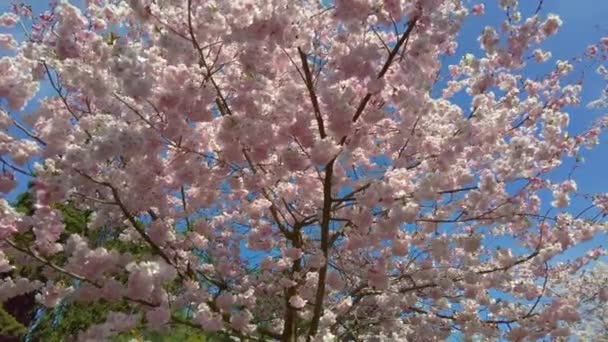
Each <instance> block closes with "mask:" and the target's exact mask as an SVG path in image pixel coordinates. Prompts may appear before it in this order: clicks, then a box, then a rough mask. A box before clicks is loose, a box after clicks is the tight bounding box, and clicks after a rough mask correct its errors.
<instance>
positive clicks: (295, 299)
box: [289, 295, 306, 309]
mask: <svg viewBox="0 0 608 342" xmlns="http://www.w3.org/2000/svg"><path fill="white" fill-rule="evenodd" d="M289 305H291V306H292V307H294V308H296V309H301V308H303V307H304V306H306V300H305V299H304V298H302V297H300V296H298V295H295V296H291V298H289Z"/></svg>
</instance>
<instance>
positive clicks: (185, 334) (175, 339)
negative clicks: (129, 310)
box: [113, 325, 217, 342]
mask: <svg viewBox="0 0 608 342" xmlns="http://www.w3.org/2000/svg"><path fill="white" fill-rule="evenodd" d="M132 340H136V341H146V342H212V341H217V340H214V339H208V338H206V337H205V336H204V335H203V334H202V332H201V330H199V329H195V328H191V327H188V326H184V325H178V326H174V327H171V328H170V329H167V331H165V332H155V331H146V330H144V329H135V330H133V331H131V332H129V333H126V334H122V335H120V336H118V337H116V338H115V339H114V340H113V341H114V342H129V341H132Z"/></svg>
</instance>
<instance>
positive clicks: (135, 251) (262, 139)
mask: <svg viewBox="0 0 608 342" xmlns="http://www.w3.org/2000/svg"><path fill="white" fill-rule="evenodd" d="M498 5H499V6H500V7H501V8H503V9H504V10H506V11H507V13H508V16H507V19H506V20H505V21H504V22H501V23H496V25H495V26H488V27H486V28H485V29H484V30H483V31H482V32H481V33H480V36H479V39H478V42H479V44H480V47H481V50H480V51H481V52H480V54H479V55H475V54H473V53H470V52H467V51H462V52H461V51H459V50H458V44H457V43H456V37H457V35H458V32H459V31H460V30H461V28H462V25H463V23H464V21H465V20H477V18H475V16H482V15H484V13H485V11H486V10H489V9H486V5H484V4H469V2H467V1H459V0H400V1H396V0H390V1H389V0H386V1H376V0H355V1H334V2H332V3H331V4H324V3H323V2H317V1H299V2H293V1H287V0H275V1H221V0H216V1H199V0H189V1H172V0H155V1H154V0H129V1H88V2H86V6H84V7H81V8H79V7H77V6H75V5H73V4H71V3H70V2H68V1H59V2H58V3H53V2H51V4H50V9H49V11H47V12H44V13H42V14H40V15H37V16H35V17H34V16H33V14H32V13H31V10H30V9H29V8H28V7H27V6H20V5H16V6H15V7H14V13H6V14H3V15H1V16H0V31H2V32H0V46H1V47H3V48H5V49H8V50H12V53H13V55H11V56H6V57H2V58H1V59H0V73H1V74H2V76H3V77H2V79H0V100H1V101H2V102H1V105H2V111H1V112H0V128H1V129H2V131H1V132H0V157H1V159H0V163H1V164H2V171H1V172H2V173H1V174H0V191H1V192H2V193H3V194H8V193H10V192H11V191H12V190H13V189H14V188H15V186H17V185H18V181H19V179H21V178H23V177H31V178H32V186H31V188H30V189H29V192H30V194H31V195H32V196H33V199H34V205H33V207H32V213H31V214H30V215H25V214H21V213H19V212H17V211H15V210H14V209H13V208H11V207H10V206H9V204H8V203H7V202H6V201H4V200H2V201H1V202H0V214H1V215H0V240H1V242H0V272H6V273H3V274H6V275H5V276H4V278H3V279H1V280H0V299H2V300H5V299H8V298H10V297H14V296H17V295H20V294H22V293H23V291H26V292H31V291H36V292H37V297H36V298H37V300H38V301H39V302H40V303H41V304H42V305H45V306H48V307H56V306H58V305H59V304H60V303H61V302H62V301H75V302H78V303H90V302H97V301H108V302H112V303H122V304H124V306H123V307H124V311H122V312H121V311H120V310H119V308H120V307H119V306H116V310H117V311H115V310H114V309H113V312H110V313H108V315H107V317H106V321H105V323H102V324H99V325H93V326H90V327H88V328H87V329H86V330H85V331H82V332H80V333H79V335H78V337H79V338H80V339H81V340H100V339H108V338H110V337H111V335H112V334H119V333H121V332H125V331H129V330H131V329H133V328H134V327H135V326H137V325H139V324H140V323H145V324H146V326H147V327H149V328H150V329H152V330H163V329H165V328H167V327H168V326H170V325H174V324H184V325H187V326H189V327H196V328H197V329H201V331H204V332H207V333H216V334H226V335H229V336H232V337H237V338H242V339H252V340H268V339H275V340H283V341H296V340H330V339H339V340H348V339H381V340H382V339H386V340H408V341H409V340H415V341H427V340H429V341H430V340H442V339H447V338H449V337H450V336H454V335H456V334H459V335H460V336H463V337H464V338H465V339H474V338H478V339H500V338H506V339H510V340H513V341H520V340H522V339H529V340H534V339H541V338H545V337H548V336H551V337H553V338H558V337H568V336H570V335H573V334H575V333H576V332H577V331H579V330H580V329H579V328H580V321H581V320H580V318H581V315H583V314H585V311H584V310H585V308H582V309H581V307H580V306H579V305H578V303H576V302H575V300H574V299H573V298H579V297H580V296H579V295H580V294H578V293H579V292H577V291H578V289H576V288H575V287H576V286H575V285H569V284H571V282H570V279H569V277H568V276H567V275H571V274H576V272H580V270H582V269H585V268H586V267H590V264H591V263H593V262H595V260H597V259H599V258H601V257H603V256H604V255H605V253H606V251H605V249H602V248H600V249H596V250H593V251H590V252H589V253H588V254H587V255H584V256H577V257H574V258H573V259H572V260H570V261H569V262H567V263H559V262H557V260H559V258H560V257H561V256H563V255H564V254H566V253H568V251H569V250H570V249H571V248H572V247H575V246H577V245H579V244H581V243H583V242H586V241H592V240H593V239H594V238H597V237H598V236H600V234H603V233H605V222H604V217H605V214H606V211H607V209H606V208H607V205H606V203H607V201H606V195H605V194H594V195H586V194H581V192H580V191H579V189H578V188H577V185H576V180H575V179H556V178H555V177H554V176H553V175H554V173H553V172H554V171H556V170H559V169H560V168H563V167H564V165H565V163H564V161H567V160H569V159H571V158H572V159H577V161H578V158H580V155H581V153H582V148H592V147H594V146H595V145H597V144H598V143H599V137H600V135H601V133H602V132H603V131H604V130H605V128H606V125H607V123H608V121H607V120H606V119H602V120H599V121H598V122H597V123H594V124H593V125H592V126H591V127H590V128H589V129H588V130H586V131H584V132H582V133H580V134H576V135H572V136H570V135H569V134H568V125H569V123H570V118H569V115H568V110H570V109H569V108H571V107H573V106H577V105H580V104H581V94H582V91H583V85H582V84H579V83H574V84H571V83H570V80H571V79H570V76H571V75H572V73H573V71H574V70H575V68H576V67H577V66H578V65H577V63H576V62H573V61H563V60H557V61H554V62H553V61H552V60H551V57H552V55H551V52H550V51H545V50H544V49H543V43H544V42H545V41H546V40H547V39H549V38H550V37H552V36H555V35H557V34H558V31H559V28H560V27H561V26H562V25H564V23H562V21H561V19H559V17H558V16H557V15H555V14H548V15H545V14H543V13H542V11H540V8H541V6H539V9H538V10H537V11H536V12H537V13H534V14H533V15H532V16H530V17H528V18H525V17H523V16H524V14H522V13H521V12H519V11H517V5H518V4H517V1H508V0H505V1H500V2H499V4H498ZM541 5H542V2H541ZM487 6H488V7H489V5H487ZM21 24H23V25H21ZM21 28H22V29H24V30H26V32H24V36H25V38H24V39H23V40H21V41H19V40H18V39H17V38H15V37H18V35H11V34H10V33H8V30H9V29H10V30H15V29H21ZM5 31H6V33H5ZM607 41H608V40H607V39H606V38H604V39H602V40H600V41H599V43H597V44H593V45H592V46H591V47H589V48H588V49H587V51H585V52H584V53H585V55H584V58H586V59H585V60H589V61H593V62H596V61H601V60H602V57H603V56H605V55H607V54H608V44H607V43H606V42H607ZM457 53H461V58H456V59H455V60H458V62H456V64H453V65H445V59H444V58H443V57H445V56H452V55H455V54H457ZM536 63H554V67H553V68H552V70H551V71H550V72H549V73H548V74H547V75H546V76H545V77H540V78H538V77H534V78H531V77H529V76H528V75H527V72H526V68H524V67H525V66H527V65H528V64H530V65H536ZM605 69H606V68H605V66H600V67H599V68H598V69H597V72H598V73H599V74H600V76H602V77H604V78H605V76H606V75H608V72H605ZM444 71H447V75H446V76H445V77H439V76H441V75H442V73H443V72H444ZM437 88H442V89H437ZM39 89H49V90H50V91H52V92H53V96H49V97H46V98H43V99H40V101H39V104H38V105H37V106H36V109H35V110H34V111H33V112H31V113H29V114H25V112H24V108H25V107H26V106H27V105H28V104H29V103H31V102H32V101H34V99H35V98H36V95H37V93H38V91H39ZM435 90H439V91H438V92H437V91H435ZM436 94H440V95H439V96H437V95H436ZM463 99H464V100H463ZM607 102H608V101H606V96H604V95H601V98H600V99H599V100H598V101H594V102H593V103H592V104H591V105H592V106H594V107H602V106H603V105H604V104H605V103H607ZM577 163H578V162H577ZM577 167H578V164H577ZM17 175H19V176H18V177H17ZM574 176H575V175H574ZM546 194H550V195H551V196H550V197H549V198H547V197H546ZM574 199H581V200H583V199H584V200H588V201H589V204H588V207H585V208H584V209H583V210H580V211H578V212H577V211H574V209H573V208H574V207H577V206H573V205H572V203H571V202H572V201H573V200H574ZM65 203H69V204H70V205H71V206H73V207H74V208H76V209H78V210H81V211H82V212H86V213H88V214H87V215H85V216H86V227H85V228H83V229H80V230H79V231H78V232H74V231H71V230H67V229H66V222H65V217H63V216H62V212H61V210H60V206H61V205H63V204H65ZM547 209H551V210H549V211H548V210H547ZM497 241H498V243H496V242H497ZM502 241H509V242H508V243H505V244H503V243H502ZM29 264H34V265H37V266H39V268H40V270H41V271H40V272H39V273H40V274H37V273H34V274H21V273H20V272H21V267H22V266H24V265H29ZM585 279H587V278H585ZM588 280H589V282H588V283H593V284H595V283H594V282H595V279H594V278H593V277H592V278H589V279H588ZM581 281H582V280H581ZM585 281H586V280H585ZM585 284H587V283H585ZM570 294H572V298H569V297H568V296H569V295H570ZM574 294H578V295H577V296H579V297H577V296H574ZM597 296H598V298H600V300H604V301H605V298H604V297H606V296H608V295H606V291H605V289H598V291H597ZM506 298H508V300H506ZM602 298H604V299H602ZM594 300H595V299H594Z"/></svg>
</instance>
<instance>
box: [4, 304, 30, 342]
mask: <svg viewBox="0 0 608 342" xmlns="http://www.w3.org/2000/svg"><path fill="white" fill-rule="evenodd" d="M26 332H27V328H26V327H25V326H24V325H23V324H21V323H19V322H18V321H17V320H16V319H15V318H14V317H13V316H11V315H10V314H9V313H8V312H6V310H4V308H2V307H1V306H0V336H13V337H22V336H24V335H25V333H26Z"/></svg>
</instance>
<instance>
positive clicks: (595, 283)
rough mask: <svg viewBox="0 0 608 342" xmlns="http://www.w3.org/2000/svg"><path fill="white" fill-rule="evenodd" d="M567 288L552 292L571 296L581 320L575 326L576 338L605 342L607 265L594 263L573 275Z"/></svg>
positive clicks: (607, 288)
mask: <svg viewBox="0 0 608 342" xmlns="http://www.w3.org/2000/svg"><path fill="white" fill-rule="evenodd" d="M568 285H569V286H568V287H567V288H566V287H562V288H559V289H555V293H556V295H557V296H560V297H562V298H567V297H574V298H576V299H575V300H574V301H573V302H575V303H578V305H579V312H580V315H581V317H582V319H581V321H580V322H579V323H578V324H576V325H575V326H574V329H573V331H574V332H575V335H576V336H577V337H579V338H580V339H581V340H583V341H592V340H596V341H608V305H606V303H607V302H608V265H607V264H606V263H605V262H597V263H595V265H594V267H593V268H590V269H587V268H585V269H582V270H581V271H579V272H578V273H577V274H575V275H574V276H572V278H571V279H570V281H569V283H568Z"/></svg>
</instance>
